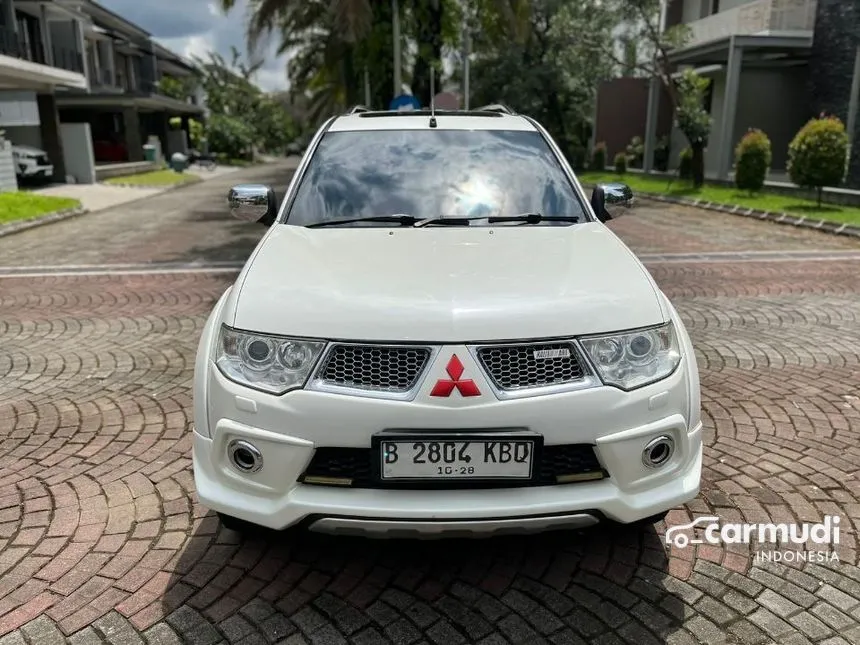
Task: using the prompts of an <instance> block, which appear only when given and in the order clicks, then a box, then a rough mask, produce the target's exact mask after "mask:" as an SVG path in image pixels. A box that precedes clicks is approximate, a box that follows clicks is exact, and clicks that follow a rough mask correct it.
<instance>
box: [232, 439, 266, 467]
mask: <svg viewBox="0 0 860 645" xmlns="http://www.w3.org/2000/svg"><path fill="white" fill-rule="evenodd" d="M227 454H228V455H229V457H230V463H231V464H233V467H234V468H236V470H238V471H240V472H243V473H255V472H257V471H258V470H260V468H262V467H263V455H262V454H261V453H260V451H259V450H257V448H256V446H254V444H252V443H249V442H247V441H245V440H243V439H233V441H231V442H230V443H229V445H228V446H227Z"/></svg>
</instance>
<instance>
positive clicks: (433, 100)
mask: <svg viewBox="0 0 860 645" xmlns="http://www.w3.org/2000/svg"><path fill="white" fill-rule="evenodd" d="M430 127H431V128H435V127H436V67H435V66H433V65H430Z"/></svg>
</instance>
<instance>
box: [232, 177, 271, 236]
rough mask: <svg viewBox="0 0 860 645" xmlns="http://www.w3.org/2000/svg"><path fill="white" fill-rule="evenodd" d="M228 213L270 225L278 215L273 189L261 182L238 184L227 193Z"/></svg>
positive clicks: (242, 218)
mask: <svg viewBox="0 0 860 645" xmlns="http://www.w3.org/2000/svg"><path fill="white" fill-rule="evenodd" d="M227 203H228V204H229V205H230V214H231V215H232V216H233V217H235V218H237V219H241V220H245V221H247V222H259V223H260V224H263V225H265V226H271V225H272V224H273V223H274V222H275V218H276V217H277V216H278V198H277V196H276V195H275V191H274V190H273V189H271V188H270V187H268V186H263V185H262V184H239V185H238V186H233V187H232V188H231V189H230V192H229V193H228V194H227Z"/></svg>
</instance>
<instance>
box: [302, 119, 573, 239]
mask: <svg viewBox="0 0 860 645" xmlns="http://www.w3.org/2000/svg"><path fill="white" fill-rule="evenodd" d="M521 213H541V214H542V215H544V216H547V217H553V216H578V217H579V218H580V220H581V221H583V220H585V219H587V218H586V216H585V214H584V212H583V209H582V206H581V203H580V201H579V199H578V197H577V195H576V193H575V192H574V190H573V187H572V186H571V183H570V181H569V180H568V178H567V176H566V175H565V173H564V171H563V170H562V168H561V166H560V164H559V162H558V160H557V159H556V157H555V155H554V154H553V152H552V150H551V149H550V148H549V146H548V145H547V143H546V141H545V140H544V138H543V137H542V136H541V134H540V133H539V132H535V131H532V132H522V131H509V130H434V129H429V128H428V129H427V130H370V131H358V132H329V133H327V134H326V135H325V136H324V137H323V138H322V140H321V141H320V143H319V146H318V147H317V149H316V151H315V152H314V154H313V158H312V159H311V162H310V165H309V166H308V169H307V172H306V173H305V176H304V177H303V178H302V181H301V184H300V185H299V189H298V191H297V193H296V198H295V200H294V201H293V203H292V205H291V207H290V210H289V213H288V215H287V220H286V222H287V223H288V224H295V225H297V226H307V225H310V224H318V223H320V222H327V221H332V220H346V219H353V218H362V217H375V216H377V217H378V216H386V215H409V216H412V217H416V218H421V219H423V218H432V217H491V216H500V215H519V214H521ZM470 224H472V225H482V224H483V225H486V222H485V221H481V220H479V221H477V222H470ZM392 225H396V224H392V223H388V224H385V223H380V222H359V223H351V224H348V226H392ZM552 225H561V226H564V225H570V223H569V222H567V223H565V222H543V223H541V224H540V226H552Z"/></svg>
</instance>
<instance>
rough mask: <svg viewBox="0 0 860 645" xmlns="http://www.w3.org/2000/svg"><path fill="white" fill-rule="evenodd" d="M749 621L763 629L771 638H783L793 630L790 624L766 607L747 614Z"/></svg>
mask: <svg viewBox="0 0 860 645" xmlns="http://www.w3.org/2000/svg"><path fill="white" fill-rule="evenodd" d="M749 620H750V622H751V623H753V624H754V625H756V626H757V627H759V628H761V629H762V630H764V631H765V632H766V633H767V634H768V635H769V636H771V637H772V638H776V639H779V638H783V637H785V636H787V635H788V634H790V633H791V632H792V631H793V628H792V627H791V625H789V624H788V623H786V622H785V621H784V620H782V619H781V618H779V617H777V616H775V615H774V614H772V613H771V612H769V611H768V610H767V609H759V610H758V611H755V612H753V613H752V614H750V616H749Z"/></svg>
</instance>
